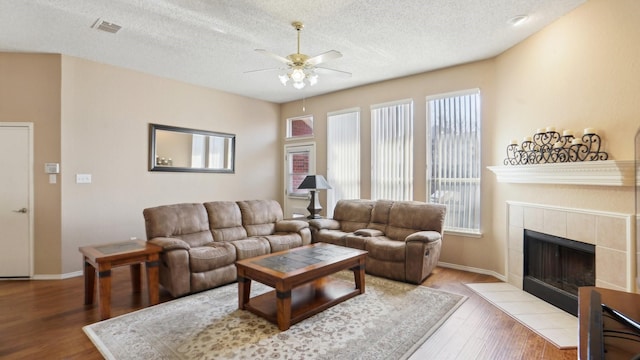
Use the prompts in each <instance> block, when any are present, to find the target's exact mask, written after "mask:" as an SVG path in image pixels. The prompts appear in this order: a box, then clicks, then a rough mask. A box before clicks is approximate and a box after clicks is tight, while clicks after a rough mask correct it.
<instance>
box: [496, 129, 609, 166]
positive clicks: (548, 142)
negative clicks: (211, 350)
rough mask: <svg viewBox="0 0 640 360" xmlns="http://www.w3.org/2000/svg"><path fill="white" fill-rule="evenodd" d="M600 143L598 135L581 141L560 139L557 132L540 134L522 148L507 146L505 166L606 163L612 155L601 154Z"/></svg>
mask: <svg viewBox="0 0 640 360" xmlns="http://www.w3.org/2000/svg"><path fill="white" fill-rule="evenodd" d="M601 142H602V141H601V139H600V136H599V135H598V134H595V133H587V134H584V135H582V137H581V138H574V136H573V135H570V134H565V135H561V134H560V133H559V132H556V131H555V130H550V131H546V132H538V133H536V134H534V135H533V137H530V138H529V137H527V138H525V140H524V141H523V142H522V144H520V145H519V144H516V143H513V142H512V143H511V144H510V145H508V146H507V157H506V158H505V159H504V164H505V165H527V164H546V163H563V162H577V161H596V160H607V159H608V158H609V154H607V153H606V152H604V151H600V146H601Z"/></svg>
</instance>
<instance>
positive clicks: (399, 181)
mask: <svg viewBox="0 0 640 360" xmlns="http://www.w3.org/2000/svg"><path fill="white" fill-rule="evenodd" d="M371 199H373V200H378V199H388V200H412V199H413V100H411V99H409V100H402V101H397V102H393V103H386V104H377V105H372V106H371Z"/></svg>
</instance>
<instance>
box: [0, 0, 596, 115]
mask: <svg viewBox="0 0 640 360" xmlns="http://www.w3.org/2000/svg"><path fill="white" fill-rule="evenodd" d="M585 1H586V0H401V1H385V0H295V1H294V0H217V1H214V0H0V51H5V52H43V53H61V54H65V55H71V56H76V57H79V58H84V59H89V60H92V61H96V62H100V63H106V64H111V65H115V66H119V67H124V68H128V69H134V70H138V71H142V72H145V73H150V74H154V75H158V76H162V77H167V78H171V79H176V80H181V81H185V82H188V83H192V84H197V85H202V86H206V87H210V88H215V89H220V90H223V91H228V92H231V93H236V94H241V95H244V96H248V97H252V98H257V99H263V100H267V101H272V102H276V103H282V102H287V101H292V100H297V99H301V98H302V97H303V96H304V97H311V96H314V95H319V94H325V93H329V92H333V91H337V90H340V89H346V88H351V87H355V86H359V85H363V84H369V83H374V82H379V81H383V80H387V79H391V78H397V77H401V76H406V75H411V74H416V73H421V72H425V71H430V70H434V69H438V68H444V67H448V66H452V65H456V64H462V63H467V62H471V61H476V60H481V59H486V58H490V57H493V56H496V55H498V54H500V53H502V52H503V51H505V50H506V49H508V48H510V47H512V46H513V45H515V44H517V43H518V42H520V41H522V40H524V39H525V38H527V37H529V36H530V35H531V34H533V33H535V32H537V31H538V30H540V29H542V28H543V27H544V26H546V25H548V24H550V23H551V22H553V21H554V20H556V19H557V18H559V17H561V16H562V15H564V14H566V13H568V12H569V11H571V10H573V9H574V8H576V7H577V6H579V5H580V4H582V3H584V2H585ZM521 14H527V15H529V16H530V18H529V21H527V22H526V23H525V24H523V25H521V26H518V27H514V26H511V25H510V24H509V23H508V20H509V19H511V18H513V17H514V16H516V15H521ZM98 18H100V19H101V20H103V21H106V22H110V23H115V24H117V25H120V26H122V29H120V31H118V32H117V33H116V34H111V33H107V32H104V31H100V30H97V29H95V28H92V25H93V24H94V23H95V22H96V20H97V19H98ZM296 20H298V21H302V22H303V23H304V24H305V28H304V30H303V31H302V33H301V48H300V52H301V53H304V54H307V55H310V56H313V55H317V54H320V53H323V52H325V51H328V50H338V51H340V52H341V53H342V54H343V57H342V58H339V59H336V60H332V61H331V62H327V63H326V64H323V65H325V66H326V67H329V68H333V69H337V70H341V71H348V72H351V73H353V76H352V77H350V78H345V77H340V76H335V75H328V74H322V75H321V76H320V78H319V82H318V84H317V85H315V86H313V87H306V88H304V89H303V90H296V89H294V88H293V87H291V85H289V86H287V87H284V86H282V84H280V82H279V81H278V78H277V74H278V71H264V72H255V73H248V74H246V73H244V72H245V71H249V70H256V69H267V68H278V67H280V65H281V64H280V63H278V62H277V61H276V60H274V59H272V58H269V57H266V56H264V55H262V54H260V53H257V52H255V51H254V49H266V50H268V51H270V52H273V53H276V54H279V55H282V56H286V55H289V54H292V53H295V52H296V32H295V30H294V29H293V28H292V27H291V22H292V21H296Z"/></svg>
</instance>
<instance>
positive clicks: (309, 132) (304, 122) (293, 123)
mask: <svg viewBox="0 0 640 360" xmlns="http://www.w3.org/2000/svg"><path fill="white" fill-rule="evenodd" d="M305 137H313V116H301V117H295V118H290V119H287V139H294V138H305Z"/></svg>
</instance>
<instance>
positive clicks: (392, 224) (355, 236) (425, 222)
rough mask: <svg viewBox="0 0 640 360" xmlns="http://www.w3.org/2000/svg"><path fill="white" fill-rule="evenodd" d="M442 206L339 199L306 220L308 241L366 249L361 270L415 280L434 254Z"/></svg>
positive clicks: (439, 238) (438, 242) (435, 257)
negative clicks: (327, 214)
mask: <svg viewBox="0 0 640 360" xmlns="http://www.w3.org/2000/svg"><path fill="white" fill-rule="evenodd" d="M445 215H446V207H445V206H444V205H441V204H430V203H425V202H418V201H390V200H377V201H373V200H340V201H338V203H337V204H336V207H335V209H334V216H333V219H314V220H311V221H310V222H309V225H310V227H311V232H312V237H313V241H314V242H318V241H322V242H328V243H332V244H336V245H342V246H347V247H352V248H358V249H363V250H367V251H368V252H369V254H368V255H367V260H366V263H365V268H366V272H367V273H369V274H372V275H377V276H383V277H386V278H390V279H393V280H399V281H405V282H410V283H414V284H420V283H422V281H424V279H425V278H426V277H427V276H429V274H430V273H431V271H432V270H433V268H434V267H435V266H436V265H437V263H438V259H439V258H440V249H441V247H442V234H443V231H442V229H443V225H444V219H445Z"/></svg>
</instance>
